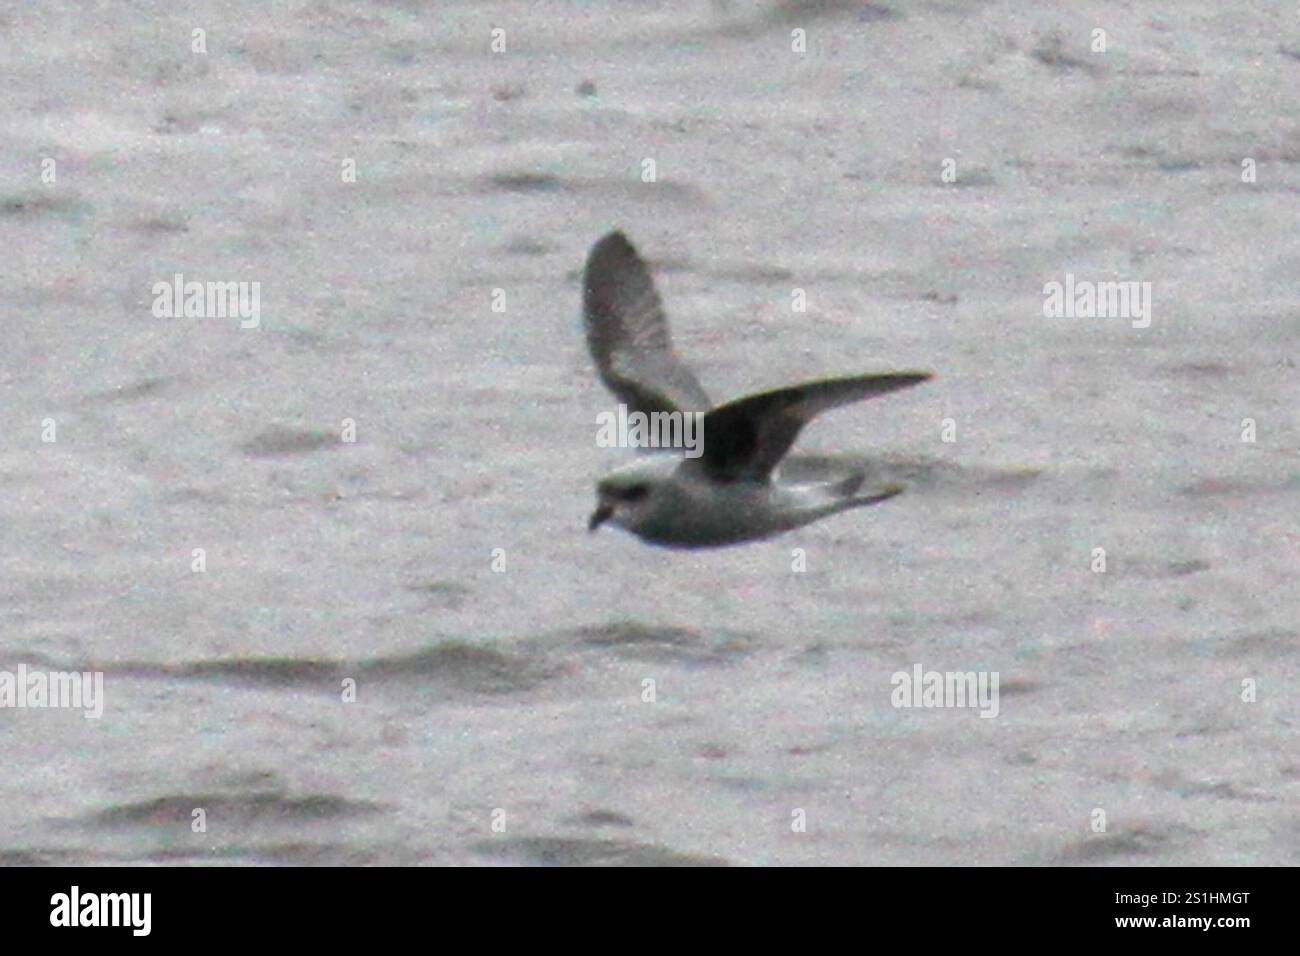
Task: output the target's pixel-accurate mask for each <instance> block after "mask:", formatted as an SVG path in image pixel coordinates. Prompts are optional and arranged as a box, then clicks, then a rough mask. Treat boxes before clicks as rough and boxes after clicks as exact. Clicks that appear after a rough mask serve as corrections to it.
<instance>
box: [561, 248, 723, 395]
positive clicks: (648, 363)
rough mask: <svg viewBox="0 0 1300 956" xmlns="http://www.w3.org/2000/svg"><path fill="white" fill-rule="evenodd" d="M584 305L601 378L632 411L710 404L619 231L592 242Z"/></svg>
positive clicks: (649, 282)
mask: <svg viewBox="0 0 1300 956" xmlns="http://www.w3.org/2000/svg"><path fill="white" fill-rule="evenodd" d="M582 305H583V320H584V324H585V325H586V329H587V347H588V348H589V349H590V350H591V357H592V358H594V359H595V360H596V369H597V371H598V372H599V373H600V380H601V381H602V382H604V383H605V386H606V387H607V388H608V389H609V390H610V391H611V392H613V393H614V394H615V395H616V396H618V398H619V400H620V401H622V402H623V403H624V404H626V405H627V406H628V411H630V412H645V413H646V414H650V413H653V412H675V411H700V412H702V411H707V410H708V409H709V407H710V405H711V404H712V403H711V402H710V401H709V396H708V395H706V394H705V392H704V389H702V388H700V383H699V382H697V381H696V380H695V376H694V375H693V374H691V370H690V369H688V368H687V367H686V366H685V365H683V364H682V362H681V359H679V358H678V357H677V354H676V353H675V352H674V351H673V343H672V338H671V337H670V336H669V333H668V320H667V318H666V317H665V316H664V310H663V305H662V304H661V303H660V301H659V293H658V292H656V291H655V286H654V280H653V279H651V278H650V271H649V270H648V269H647V268H646V266H645V263H644V262H642V261H641V257H640V256H639V255H637V251H636V249H634V248H633V247H632V243H630V242H628V241H627V237H626V236H624V235H623V234H622V233H621V232H611V233H610V234H609V235H607V236H605V237H604V238H602V239H601V240H600V241H599V242H597V243H596V244H595V245H594V246H592V247H591V252H590V253H589V254H588V255H587V266H586V269H585V271H584V274H583V300H582Z"/></svg>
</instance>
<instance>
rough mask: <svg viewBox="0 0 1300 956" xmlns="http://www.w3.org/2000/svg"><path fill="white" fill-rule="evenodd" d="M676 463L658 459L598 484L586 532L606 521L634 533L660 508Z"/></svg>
mask: <svg viewBox="0 0 1300 956" xmlns="http://www.w3.org/2000/svg"><path fill="white" fill-rule="evenodd" d="M677 463H678V460H677V458H676V457H675V456H669V455H656V456H654V457H652V458H643V459H641V460H638V461H635V462H633V463H632V464H630V465H626V466H624V467H623V468H620V469H618V470H617V471H613V472H610V473H609V474H608V475H606V476H605V477H604V478H602V479H601V480H600V481H599V482H597V483H596V510H595V511H593V512H592V513H591V520H590V521H589V522H587V530H588V531H595V530H596V529H597V528H599V527H600V526H601V525H602V524H604V523H605V522H606V521H609V522H612V523H613V524H616V525H618V526H619V527H620V528H626V529H627V530H629V531H632V530H635V529H636V528H637V527H638V526H639V525H640V524H641V523H642V522H643V521H644V520H645V519H646V517H648V516H649V515H650V514H651V513H652V512H654V511H655V509H656V508H657V507H658V506H659V504H660V499H661V498H662V497H663V492H664V488H665V485H666V481H667V479H668V477H669V475H670V474H671V472H672V471H673V469H675V468H676V467H677Z"/></svg>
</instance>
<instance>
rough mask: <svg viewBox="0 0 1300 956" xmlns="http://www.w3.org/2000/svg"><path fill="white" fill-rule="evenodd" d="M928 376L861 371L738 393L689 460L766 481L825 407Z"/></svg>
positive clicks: (707, 427) (722, 473)
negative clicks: (698, 454)
mask: <svg viewBox="0 0 1300 956" xmlns="http://www.w3.org/2000/svg"><path fill="white" fill-rule="evenodd" d="M928 378H930V373H929V372H891V373H889V374H886V375H855V376H852V377H849V378H830V379H824V380H822V381H820V382H806V383H805V384H803V385H792V386H790V387H789V388H778V389H776V390H774V391H771V392H762V393H760V394H758V395H748V396H746V397H745V398H738V399H736V400H735V401H734V402H728V403H727V404H725V405H719V406H718V407H717V408H715V409H714V410H713V411H711V412H709V413H708V414H707V415H705V416H704V442H703V451H702V454H701V456H700V457H699V458H695V459H687V463H688V464H689V465H690V466H691V467H698V468H703V469H704V470H705V472H706V473H707V474H708V476H709V478H711V479H713V480H715V481H742V480H743V481H766V480H767V479H768V476H769V475H771V473H772V469H773V468H775V467H776V465H777V463H778V462H779V461H780V460H781V459H782V458H783V457H784V456H785V453H786V452H787V451H789V450H790V446H791V445H792V444H794V440H795V439H796V438H797V437H798V436H799V430H800V429H801V428H803V426H804V425H806V424H807V423H808V422H810V421H812V420H813V419H814V418H815V417H816V416H817V415H819V414H820V413H821V412H824V411H826V409H828V408H835V407H836V406H837V405H847V404H848V403H849V402H856V401H860V400H861V399H864V398H871V397H873V396H875V395H884V394H886V393H887V392H892V391H896V390H897V389H900V388H907V387H908V386H909V385H916V384H917V383H919V382H924V381H925V380H926V379H928Z"/></svg>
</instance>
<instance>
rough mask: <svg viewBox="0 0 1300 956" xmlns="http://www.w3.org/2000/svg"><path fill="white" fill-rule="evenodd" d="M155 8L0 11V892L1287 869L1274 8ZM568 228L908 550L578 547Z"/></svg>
mask: <svg viewBox="0 0 1300 956" xmlns="http://www.w3.org/2000/svg"><path fill="white" fill-rule="evenodd" d="M184 7H185V8H184V9H180V8H179V6H178V5H176V4H171V3H162V2H141V3H137V4H132V5H131V10H130V11H124V10H123V9H121V8H120V7H118V6H117V5H114V4H96V5H87V4H83V3H75V2H65V0H49V2H44V3H40V4H33V5H22V6H15V5H9V6H7V7H4V8H3V9H0V45H2V46H3V47H4V48H5V52H4V54H3V57H2V58H0V59H3V62H4V66H3V68H2V70H3V82H0V106H2V107H3V108H0V248H3V254H2V255H0V274H2V275H3V279H4V289H5V294H4V295H3V296H0V322H3V329H4V346H3V348H2V349H0V421H2V422H3V426H4V438H5V440H4V442H3V443H0V623H2V626H0V670H4V671H8V672H13V671H15V670H16V669H17V668H18V667H19V666H20V665H21V666H23V667H26V668H30V669H33V670H36V671H44V672H59V671H88V672H99V673H101V674H102V675H103V680H104V700H103V704H104V712H103V716H102V717H101V718H99V719H85V718H84V717H83V715H82V714H81V713H80V712H79V711H76V710H72V709H49V708H45V709H40V708H25V709H19V708H15V707H6V708H0V765H3V767H4V772H3V773H0V863H10V864H15V863H16V864H43V863H75V864H96V863H132V864H135V863H140V864H146V863H232V864H318V863H324V864H338V863H368V864H435V865H442V864H457V865H460V864H465V865H477V864H489V865H491V864H533V863H589V864H626V863H632V864H682V863H684V864H693V863H730V864H738V865H762V864H798V865H814V864H869V865H877V864H880V865H900V864H903V865H908V864H1026V865H1057V864H1064V865H1094V864H1098V865H1158V864H1164V865H1184V864H1228V865H1246V864H1289V865H1295V864H1297V863H1300V814H1298V813H1297V810H1298V809H1300V747H1297V743H1296V732H1297V707H1296V702H1297V680H1298V679H1300V655H1298V649H1300V599H1298V597H1297V595H1298V593H1300V588H1298V587H1297V579H1298V577H1300V522H1298V520H1297V518H1298V516H1300V415H1298V412H1297V407H1298V406H1297V396H1298V394H1300V388H1298V385H1300V374H1298V369H1297V356H1298V355H1300V296H1298V295H1297V291H1298V289H1297V283H1298V280H1300V234H1298V233H1297V212H1298V211H1300V97H1297V95H1296V93H1297V90H1300V23H1298V22H1297V20H1296V17H1295V6H1294V4H1293V3H1281V2H1278V3H1272V2H1255V3H1242V4H1226V5H1225V4H1221V3H1218V2H1214V0H1187V2H1180V3H1178V4H1154V3H1147V2H1136V3H1119V2H1089V3H1080V4H1042V3H1036V2H1030V0H1021V2H1010V0H1003V2H997V0H991V2H970V3H958V2H904V0H887V2H881V3H861V2H848V0H824V2H811V0H804V2H783V3H782V2H764V3H741V2H734V3H721V2H715V3H705V2H693V0H678V2H673V3H669V2H658V0H653V2H652V0H619V2H614V0H608V2H598V0H594V2H581V3H579V2H556V3H550V4H536V3H525V2H502V3H472V2H457V0H450V2H438V3H432V2H431V3H417V2H413V0H412V2H362V0H340V2H326V3H296V2H295V3H284V4H274V5H269V6H268V5H266V4H260V3H252V2H241V0H233V2H228V3H219V4H218V3H197V4H188V5H184ZM1098 29H1101V30H1104V31H1105V36H1104V43H1105V49H1104V51H1099V50H1095V49H1094V47H1095V46H1096V43H1097V37H1096V34H1095V33H1094V31H1095V30H1098ZM195 30H201V31H203V33H202V34H201V35H196V34H195V32H194V31H195ZM494 30H500V31H504V32H502V33H497V34H494V33H493V31H494ZM801 41H802V43H803V52H796V51H795V50H794V49H792V47H795V46H798V45H799V44H800V42H801ZM494 43H495V44H496V46H497V47H498V48H500V47H501V46H502V44H504V48H503V49H498V50H494V49H493V46H494ZM196 45H198V46H201V47H202V48H203V49H202V50H201V51H198V52H196V50H195V46H196ZM647 160H650V161H652V162H653V167H654V174H655V175H654V181H653V182H647V181H644V174H645V173H646V170H647V169H648V166H647V164H646V161H647ZM50 161H52V165H51V162H50ZM949 161H951V162H949ZM350 170H354V171H355V176H354V177H353V176H351V175H350V172H349V171H350ZM945 171H950V172H952V173H953V174H954V175H955V179H953V181H945V177H944V173H945ZM51 174H52V181H51ZM949 178H952V177H949ZM611 228H621V229H623V230H625V231H626V232H627V234H628V235H629V236H630V237H631V238H632V239H633V241H635V242H636V243H637V244H638V246H639V247H640V248H641V249H642V251H643V252H644V253H645V255H646V256H647V258H648V259H649V260H650V261H651V264H652V266H653V268H654V269H655V274H656V279H657V281H658V283H659V286H660V289H661V291H662V293H663V296H664V299H665V302H666V305H667V308H668V311H669V314H670V316H671V318H672V322H673V326H674V334H675V337H676V341H677V347H678V351H679V352H680V353H681V354H682V355H683V356H684V357H685V358H686V360H687V361H689V362H690V363H691V364H692V366H693V367H694V368H695V369H696V370H697V372H698V374H699V376H700V378H701V380H702V381H703V382H704V383H705V385H706V386H707V387H708V388H709V389H710V392H711V393H712V394H713V395H714V396H716V397H718V398H720V399H725V398H729V397H733V396H738V395H742V394H745V393H748V392H752V391H756V390H759V389H762V388H770V387H775V386H779V385H783V384H786V383H790V382H794V381H800V380H804V379H812V378H818V377H821V376H824V375H831V374H847V373H852V372H860V371H884V370H889V369H900V368H926V369H930V370H933V371H934V372H935V373H936V378H935V379H934V380H933V381H932V382H929V383H927V384H926V385H924V386H922V387H919V388H916V389H912V390H910V391H908V392H905V393H899V394H897V395H894V396H890V397H887V398H882V399H878V400H875V401H873V402H870V403H866V404H862V405H858V406H853V407H850V408H845V409H841V410H838V411H836V412H834V413H832V414H829V415H827V416H826V417H824V418H822V419H819V420H818V421H817V422H816V423H814V424H813V425H812V426H811V427H809V428H808V429H807V430H806V431H805V433H804V435H803V437H802V438H801V439H800V443H799V448H800V449H801V450H802V451H804V452H808V453H826V454H848V455H858V456H862V457H863V460H865V461H866V462H867V463H868V464H869V465H870V466H871V467H872V468H875V469H878V471H879V472H880V474H881V475H882V476H887V477H890V478H894V479H901V480H903V481H905V482H907V483H908V485H909V488H908V491H907V493H906V494H904V495H902V496H900V497H898V498H895V499H893V500H892V501H889V502H887V503H886V504H883V505H881V506H880V507H877V508H872V509H867V510H863V511H857V512H851V513H849V514H846V515H842V516H839V517H836V518H832V519H830V520H827V521H825V522H822V523H819V524H816V525H813V526H811V527H808V528H806V529H804V530H802V531H800V532H796V533H792V534H790V535H787V536H785V537H782V538H778V539H774V540H772V541H769V542H764V543H759V544H754V545H750V546H747V547H743V548H736V549H728V550H719V551H706V552H691V553H681V552H672V551H664V550H658V549H652V548H649V547H646V546H645V545H643V544H641V543H640V542H638V541H636V540H635V539H633V538H632V537H630V536H628V535H626V534H621V533H619V532H618V531H617V530H611V529H605V530H602V531H601V532H600V533H598V534H595V535H591V536H589V535H588V534H587V532H586V529H585V521H586V517H587V514H588V512H589V511H590V509H591V506H592V504H593V485H594V482H595V481H596V479H597V478H599V477H600V476H601V475H602V474H604V473H605V472H606V471H607V470H608V469H610V468H612V467H614V466H616V465H618V464H621V463H623V462H624V461H626V460H628V458H629V456H630V454H631V453H627V452H622V451H620V450H610V449H603V448H598V447H597V446H596V442H595V434H596V415H597V414H598V413H599V412H601V411H605V410H609V409H610V408H611V407H612V399H611V398H610V396H608V395H607V394H606V393H605V392H604V391H603V390H602V389H601V387H600V385H599V383H598V382H597V380H596V378H595V375H594V374H593V372H592V369H591V362H590V359H589V358H588V356H587V354H586V350H585V346H584V343H583V339H582V333H581V323H580V315H579V303H580V299H581V289H580V285H579V272H580V269H581V266H582V262H583V258H584V256H585V255H586V251H587V249H588V248H589V247H590V245H591V244H592V243H593V242H594V241H595V240H596V239H597V238H598V237H599V236H600V235H602V234H603V233H604V232H606V231H607V230H609V229H611ZM176 274H181V275H183V276H184V277H185V280H187V281H190V280H197V281H221V282H227V281H229V282H249V283H253V282H256V283H258V284H259V289H260V315H259V322H258V325H257V327H255V328H253V327H250V328H241V322H240V321H239V320H238V319H236V318H232V317H226V318H219V317H204V318H200V317H189V318H186V317H184V316H183V315H181V316H174V317H173V316H164V317H159V316H157V315H155V314H154V309H153V305H154V304H155V299H156V296H155V293H154V291H153V289H154V286H155V284H156V283H160V282H161V283H169V282H171V281H172V279H173V277H174V276H175V275H176ZM1067 274H1070V275H1072V276H1074V277H1076V278H1078V279H1081V280H1084V281H1092V282H1105V281H1120V280H1124V281H1128V280H1132V281H1138V282H1149V283H1151V286H1150V288H1151V303H1150V305H1151V308H1150V316H1149V317H1150V322H1149V325H1148V326H1146V327H1135V325H1137V324H1138V323H1135V322H1133V321H1130V320H1129V319H1128V318H1124V317H1114V316H1110V317H1092V318H1065V317H1060V318H1048V317H1045V316H1044V314H1043V311H1044V310H1043V305H1044V292H1043V290H1044V285H1045V284H1046V283H1050V282H1053V281H1060V282H1064V281H1065V280H1066V275H1067ZM797 289H801V290H803V292H804V295H805V296H806V302H807V308H806V311H803V312H797V311H795V310H794V309H793V307H792V303H793V301H794V290H797ZM494 304H498V305H500V304H504V311H495V310H494V308H493V306H494ZM348 421H350V422H352V423H354V425H355V439H356V440H355V441H347V440H345V437H351V435H350V433H348V432H347V428H348V426H347V424H346V423H347V422H348ZM945 437H946V438H951V439H952V440H950V441H945V440H944V439H945ZM1249 438H1253V440H1244V439H1249ZM47 439H52V440H47ZM196 549H197V550H198V551H200V552H201V559H200V558H196ZM1097 549H1103V550H1104V552H1105V570H1104V571H1100V572H1099V571H1097V570H1094V568H1096V567H1097V563H1096V562H1097V553H1098V552H1097ZM196 560H201V561H202V565H203V566H204V568H205V569H204V570H202V571H195V570H194V568H195V566H196V565H195V562H196ZM801 561H802V562H803V563H804V565H805V567H806V570H804V571H795V570H793V568H794V567H795V565H796V564H797V563H799V562H801ZM917 665H921V666H922V667H923V668H924V669H926V670H936V671H962V672H965V671H977V672H991V673H997V674H998V675H999V677H1000V704H999V710H998V715H997V716H996V718H993V719H984V718H981V717H980V716H979V715H978V713H977V712H975V711H973V710H971V709H960V708H942V709H901V708H898V707H895V706H893V704H892V702H891V692H892V690H893V686H892V685H891V675H893V674H895V673H896V672H899V671H902V672H911V671H912V669H913V668H914V667H916V666H917ZM648 682H652V683H648ZM345 688H355V700H353V699H351V696H350V695H348V694H347V693H346V691H345ZM650 690H653V698H654V699H653V701H652V702H651V701H649V700H647V697H648V696H649V692H650ZM345 698H346V699H345ZM196 810H202V811H203V813H202V814H200V815H199V817H200V818H201V819H202V821H203V826H202V827H200V828H198V832H196V826H195V822H194V821H195V819H196V815H195V811H196ZM1099 811H1100V814H1101V815H1100V816H1099V815H1098V814H1099ZM1099 821H1103V822H1102V825H1101V826H1099V825H1098V823H1099Z"/></svg>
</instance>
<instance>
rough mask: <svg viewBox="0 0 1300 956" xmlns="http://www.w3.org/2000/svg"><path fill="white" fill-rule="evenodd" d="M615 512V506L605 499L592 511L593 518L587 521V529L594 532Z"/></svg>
mask: <svg viewBox="0 0 1300 956" xmlns="http://www.w3.org/2000/svg"><path fill="white" fill-rule="evenodd" d="M613 513H614V506H613V505H611V504H608V503H606V502H604V501H602V502H601V503H600V505H599V506H598V507H597V508H596V510H595V511H593V512H592V513H591V520H590V521H588V522H587V531H588V532H592V531H595V530H596V529H597V528H599V527H600V526H601V525H603V524H604V523H605V522H606V521H608V520H609V518H610V515H612V514H613Z"/></svg>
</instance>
